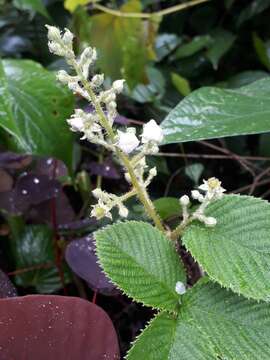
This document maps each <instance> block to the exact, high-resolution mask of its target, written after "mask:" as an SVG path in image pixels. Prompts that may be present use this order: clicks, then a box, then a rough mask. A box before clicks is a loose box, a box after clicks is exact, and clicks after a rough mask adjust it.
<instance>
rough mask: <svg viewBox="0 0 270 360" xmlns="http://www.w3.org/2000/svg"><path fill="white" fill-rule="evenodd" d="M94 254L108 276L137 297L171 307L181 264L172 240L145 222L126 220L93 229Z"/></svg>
mask: <svg viewBox="0 0 270 360" xmlns="http://www.w3.org/2000/svg"><path fill="white" fill-rule="evenodd" d="M95 239H96V247H97V255H98V258H99V261H100V263H101V266H102V267H103V269H104V271H105V273H106V274H107V275H108V276H109V277H110V279H111V280H112V281H113V282H114V283H115V284H116V285H117V286H119V287H120V288H121V289H122V290H123V291H124V292H125V293H126V294H127V295H129V296H131V297H132V298H134V299H135V300H136V301H139V302H142V303H143V304H145V305H148V306H152V307H154V308H160V309H166V310H169V311H174V310H175V309H176V307H177V305H178V295H177V293H176V292H175V284H176V282H177V281H182V282H185V272H184V269H183V265H182V263H181V260H180V258H179V256H178V255H177V253H176V250H175V248H174V246H173V244H172V242H170V241H169V240H168V239H167V238H166V237H165V236H164V235H163V234H162V233H161V232H160V231H159V230H157V229H156V228H154V227H153V226H151V225H150V224H147V223H144V222H136V221H128V222H125V223H117V224H114V225H110V226H108V227H106V228H105V229H104V230H100V231H98V232H96V233H95Z"/></svg>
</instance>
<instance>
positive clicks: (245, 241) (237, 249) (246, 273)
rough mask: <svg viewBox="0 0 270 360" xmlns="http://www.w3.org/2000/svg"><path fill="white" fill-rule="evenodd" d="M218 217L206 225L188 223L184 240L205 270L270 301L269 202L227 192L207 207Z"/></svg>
mask: <svg viewBox="0 0 270 360" xmlns="http://www.w3.org/2000/svg"><path fill="white" fill-rule="evenodd" d="M206 215H207V216H213V217H215V218H216V219H217V225H216V226H215V227H213V228H207V227H205V226H204V225H202V224H201V223H196V224H195V223H194V224H191V225H190V226H189V227H188V228H187V230H186V231H185V233H184V236H183V243H184V245H185V246H186V247H187V249H188V250H189V251H190V252H191V254H192V256H193V257H194V258H195V260H196V261H198V263H199V264H200V265H201V266H202V267H203V269H204V270H205V271H206V272H207V274H208V275H209V276H210V277H211V278H212V279H214V280H215V281H217V282H219V283H220V284H221V285H222V286H225V287H228V288H230V289H232V290H233V291H234V292H236V293H240V294H243V295H244V296H246V297H248V298H253V299H257V300H264V301H270V282H269V281H268V279H269V278H270V267H269V263H270V204H269V203H268V202H267V201H264V200H261V199H256V198H253V197H250V196H239V195H226V196H224V198H223V199H221V200H218V201H215V202H214V203H213V204H211V205H210V206H209V207H208V208H207V210H206Z"/></svg>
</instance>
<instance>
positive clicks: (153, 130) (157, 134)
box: [142, 120, 163, 144]
mask: <svg viewBox="0 0 270 360" xmlns="http://www.w3.org/2000/svg"><path fill="white" fill-rule="evenodd" d="M162 140H163V131H162V129H161V127H160V126H159V125H158V124H157V123H156V122H155V120H150V121H149V122H148V123H146V124H145V125H144V126H143V133H142V143H147V142H149V141H153V142H156V143H158V144H159V143H161V141H162Z"/></svg>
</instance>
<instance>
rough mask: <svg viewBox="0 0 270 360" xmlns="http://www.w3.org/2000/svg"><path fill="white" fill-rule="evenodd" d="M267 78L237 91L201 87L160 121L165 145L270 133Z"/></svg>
mask: <svg viewBox="0 0 270 360" xmlns="http://www.w3.org/2000/svg"><path fill="white" fill-rule="evenodd" d="M269 96H270V78H265V79H261V80H258V81H256V82H254V83H252V84H250V85H247V86H244V87H242V88H239V89H234V90H229V89H220V88H215V87H203V88H201V89H199V90H196V91H194V92H193V93H191V94H190V95H189V96H187V97H186V98H185V99H184V100H182V101H181V102H180V103H179V104H178V105H177V106H176V107H175V108H174V109H173V110H172V111H171V112H170V113H169V114H168V116H167V117H166V118H165V120H164V121H163V122H162V128H163V130H164V133H165V140H164V144H170V143H178V142H183V141H194V140H202V139H212V138H219V137H224V136H235V135H246V134H258V133H262V132H267V131H270V121H269V116H270V103H269Z"/></svg>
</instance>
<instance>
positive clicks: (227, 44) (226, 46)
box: [206, 29, 235, 70]
mask: <svg viewBox="0 0 270 360" xmlns="http://www.w3.org/2000/svg"><path fill="white" fill-rule="evenodd" d="M212 37H213V45H212V46H210V48H209V50H208V51H207V52H206V57H207V58H208V59H209V60H210V61H211V63H212V65H213V68H214V69H215V70H217V68H218V63H219V60H220V59H221V58H222V56H223V55H225V54H226V52H227V51H229V50H230V48H231V46H232V45H233V43H234V40H235V36H234V35H233V34H232V33H230V32H229V31H226V30H223V29H216V30H215V31H214V32H213V35H212Z"/></svg>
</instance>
